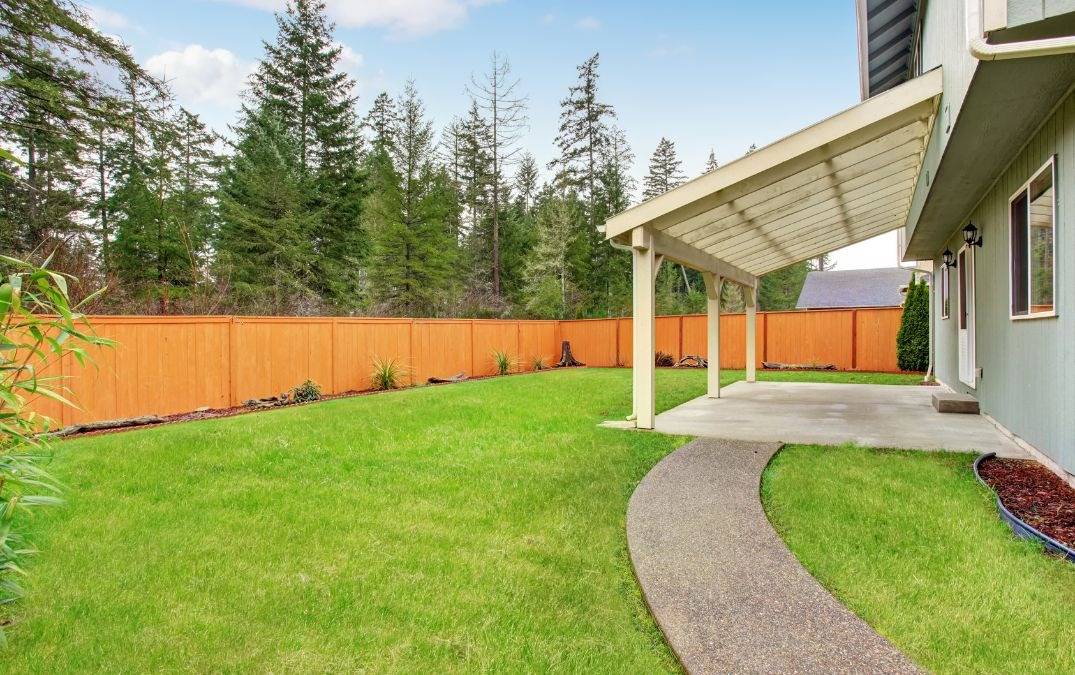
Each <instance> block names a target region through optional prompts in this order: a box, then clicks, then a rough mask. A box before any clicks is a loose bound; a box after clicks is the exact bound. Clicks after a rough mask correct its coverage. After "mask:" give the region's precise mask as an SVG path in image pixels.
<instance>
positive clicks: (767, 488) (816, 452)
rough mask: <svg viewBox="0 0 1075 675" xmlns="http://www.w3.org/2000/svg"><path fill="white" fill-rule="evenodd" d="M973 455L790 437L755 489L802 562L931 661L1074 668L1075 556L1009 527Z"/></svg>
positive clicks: (947, 666) (994, 668) (989, 667)
mask: <svg viewBox="0 0 1075 675" xmlns="http://www.w3.org/2000/svg"><path fill="white" fill-rule="evenodd" d="M973 459H974V458H973V456H972V455H968V454H954V453H952V454H949V453H926V452H902V451H881V450H871V449H863V448H854V447H835V448H834V447H824V446H789V447H787V448H785V449H784V450H782V451H781V452H780V453H779V454H778V455H777V456H776V457H775V458H774V459H773V462H772V464H771V465H770V466H769V468H768V469H767V471H766V473H765V477H764V480H763V486H762V495H763V501H764V502H765V506H766V510H767V512H768V514H769V518H770V520H772V522H773V523H774V525H775V527H776V529H777V530H778V531H779V532H780V534H781V536H783V537H784V540H785V541H786V542H787V544H788V546H789V547H790V548H791V550H792V551H793V552H794V553H795V555H796V556H797V557H798V558H799V560H800V561H801V562H802V563H803V565H804V566H805V567H806V568H807V569H808V570H809V571H810V572H811V574H813V575H814V576H815V577H817V579H818V580H819V581H821V583H822V584H824V585H825V586H826V588H828V589H829V590H830V591H832V593H833V594H834V595H836V597H838V598H840V600H842V601H843V602H844V603H845V604H846V605H847V606H848V607H850V608H851V609H852V610H853V611H854V612H855V613H856V614H858V615H859V616H861V617H862V618H864V619H865V620H866V621H868V622H869V623H870V624H871V625H872V626H873V627H874V628H876V629H877V630H878V632H880V633H881V634H882V635H884V636H885V637H887V638H888V639H889V640H891V641H892V642H893V644H895V645H896V646H897V647H899V648H900V649H901V650H903V651H904V653H906V654H907V655H909V656H910V657H911V658H912V659H914V660H915V661H916V662H917V663H919V664H920V665H922V666H924V667H925V668H927V669H928V670H930V671H934V672H938V673H955V672H965V673H972V672H980V673H985V672H991V673H1052V672H1059V671H1065V670H1070V669H1071V668H1072V666H1073V664H1075V640H1073V639H1072V636H1075V612H1072V607H1075V566H1073V565H1071V564H1070V563H1067V562H1063V561H1060V560H1056V559H1053V558H1050V557H1047V556H1045V555H1043V554H1042V552H1041V550H1040V549H1039V547H1038V546H1036V545H1034V544H1032V543H1029V542H1024V541H1021V540H1018V539H1015V538H1014V537H1013V536H1012V534H1011V532H1010V530H1008V528H1007V527H1006V526H1005V525H1004V524H1003V523H1001V522H1000V520H999V519H998V517H997V512H996V507H995V506H994V505H993V499H992V496H991V495H990V493H989V492H988V491H987V490H986V489H984V488H983V487H982V486H980V485H979V484H978V483H977V482H976V480H975V478H974V474H973V471H972V469H971V463H972V462H973ZM1065 664H1066V665H1065Z"/></svg>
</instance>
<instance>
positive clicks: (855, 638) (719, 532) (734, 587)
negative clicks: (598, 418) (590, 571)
mask: <svg viewBox="0 0 1075 675" xmlns="http://www.w3.org/2000/svg"><path fill="white" fill-rule="evenodd" d="M779 448H780V444H779V443H757V442H745V441H723V440H717V439H698V440H696V441H694V442H692V443H690V444H688V445H686V446H684V447H682V448H680V449H679V450H677V451H676V452H674V453H672V454H671V455H669V456H668V457H666V458H664V459H663V460H662V461H661V462H660V463H658V464H657V466H655V467H654V468H653V470H652V471H650V473H649V474H648V475H647V476H646V477H645V478H644V479H643V480H642V482H641V483H640V484H639V486H638V488H637V489H636V490H635V493H634V495H632V496H631V501H630V504H629V505H628V508H627V543H628V548H629V550H630V554H631V562H632V564H633V565H634V568H635V575H636V576H637V577H638V581H639V583H640V584H641V586H642V591H643V593H644V595H645V597H646V601H647V603H648V604H649V606H650V610H651V611H652V612H653V616H654V617H655V618H656V619H657V623H658V625H659V626H660V627H661V630H662V631H664V635H665V637H666V638H667V639H668V642H669V644H670V645H671V646H672V649H673V650H674V651H675V652H676V655H677V656H678V657H679V660H680V662H681V663H682V664H683V666H684V667H685V668H686V669H687V671H688V672H689V673H729V672H737V673H748V672H749V673H762V672H764V673H775V672H780V673H807V672H825V673H850V672H856V673H861V672H872V673H879V672H886V673H913V672H917V670H916V668H915V666H914V665H913V664H912V663H911V662H910V661H909V660H908V659H907V658H906V657H904V656H903V655H902V654H901V653H900V652H899V651H897V650H896V648H895V647H893V646H892V645H891V644H890V643H889V642H888V641H887V640H885V639H884V638H882V637H881V636H880V635H878V634H877V633H876V632H874V630H873V629H872V628H870V627H869V626H868V625H867V624H866V623H865V622H864V621H862V620H861V619H859V618H858V617H856V616H855V615H854V614H853V613H852V612H851V611H850V610H848V609H847V608H846V607H844V606H843V605H842V604H841V603H840V602H839V601H838V600H836V598H834V597H833V596H832V595H830V594H829V593H828V591H826V590H825V589H824V588H823V587H822V586H821V584H819V583H818V582H817V581H816V580H815V579H814V578H813V577H812V576H811V575H810V573H809V572H807V571H806V570H805V569H803V567H802V565H800V564H799V563H798V561H797V560H796V559H795V557H794V556H793V555H792V554H791V551H789V550H788V548H787V546H785V545H784V542H783V541H782V540H781V539H780V537H779V536H778V535H777V533H776V532H775V531H774V530H773V528H772V526H771V525H770V524H769V520H768V519H767V518H766V516H765V512H764V510H763V509H762V505H761V500H760V498H759V494H758V487H759V484H760V481H761V472H762V470H763V469H764V468H765V465H766V464H767V463H768V462H769V459H770V458H771V457H772V456H773V454H774V453H775V452H776V451H777V450H778V449H779Z"/></svg>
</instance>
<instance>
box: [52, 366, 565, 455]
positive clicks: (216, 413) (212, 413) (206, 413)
mask: <svg viewBox="0 0 1075 675" xmlns="http://www.w3.org/2000/svg"><path fill="white" fill-rule="evenodd" d="M554 370H560V369H559V368H542V369H541V370H540V371H524V372H517V373H508V374H507V375H476V376H470V377H467V378H466V379H464V380H460V382H473V381H475V380H487V379H492V378H494V377H512V376H515V375H532V374H534V372H541V373H545V372H552V371H554ZM452 384H457V382H455V381H452V382H436V383H433V382H430V383H427V384H423V385H417V386H421V387H444V386H449V385H452ZM414 386H415V385H408V386H404V387H399V388H397V389H387V390H382V389H367V390H365V391H345V392H341V393H339V394H322V395H321V398H320V399H318V400H316V401H305V402H302V403H286V404H284V405H276V406H270V407H267V408H258V407H251V406H248V405H237V406H233V407H230V408H211V409H209V410H198V411H194V412H185V413H175V414H173V415H161V419H162V421H161V422H155V423H152V424H140V425H138V426H126V427H116V428H113V429H95V430H93V431H80V432H77V433H73V434H68V435H66V436H63V437H62V439H57V440H67V439H70V438H80V437H83V436H100V435H103V434H118V433H122V432H124V431H134V430H135V429H148V428H151V427H160V426H164V425H165V424H175V423H176V422H191V421H194V420H210V419H217V418H219V417H234V416H236V415H253V414H256V413H260V412H265V411H267V410H281V409H283V408H294V407H296V406H303V405H312V404H314V403H321V402H323V401H331V400H333V399H337V398H355V397H357V396H376V395H378V394H387V393H388V392H390V391H401V390H403V389H411V388H414Z"/></svg>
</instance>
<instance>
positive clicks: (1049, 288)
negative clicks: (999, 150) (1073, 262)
mask: <svg viewBox="0 0 1075 675" xmlns="http://www.w3.org/2000/svg"><path fill="white" fill-rule="evenodd" d="M1055 174H1056V157H1055V156H1053V157H1050V158H1049V161H1048V162H1046V163H1045V165H1044V166H1043V167H1041V168H1040V169H1038V171H1037V172H1036V173H1035V174H1034V175H1033V176H1032V177H1031V178H1030V180H1028V181H1027V182H1026V183H1025V184H1023V186H1022V187H1020V188H1019V190H1018V191H1017V192H1016V193H1015V194H1014V195H1012V198H1011V200H1010V202H1009V209H1008V213H1009V219H1008V227H1009V231H1010V244H1011V249H1010V260H1011V265H1010V268H1011V276H1010V280H1009V281H1010V288H1011V318H1012V319H1030V318H1036V317H1045V316H1055V315H1056V298H1055V295H1054V287H1055V283H1056V264H1055V262H1056V249H1055V242H1056V190H1055V188H1054V184H1055V182H1056V180H1055V179H1056V175H1055Z"/></svg>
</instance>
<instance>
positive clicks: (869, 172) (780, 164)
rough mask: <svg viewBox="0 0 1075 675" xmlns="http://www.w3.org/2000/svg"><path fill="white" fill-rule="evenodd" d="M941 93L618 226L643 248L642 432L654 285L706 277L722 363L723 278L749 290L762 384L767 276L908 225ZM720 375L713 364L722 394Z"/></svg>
mask: <svg viewBox="0 0 1075 675" xmlns="http://www.w3.org/2000/svg"><path fill="white" fill-rule="evenodd" d="M940 94H941V71H940V69H939V68H938V69H935V70H932V71H930V72H928V73H926V74H924V75H921V76H919V77H917V78H914V79H912V80H910V81H908V82H905V83H903V84H901V85H899V86H896V87H893V88H892V89H889V90H888V91H885V92H883V93H881V94H878V95H877V96H874V97H873V98H870V99H867V100H866V101H863V102H862V103H860V104H858V105H856V106H855V107H853V108H850V109H848V110H845V111H844V112H841V113H839V114H837V115H834V116H832V117H830V118H828V119H826V120H823V121H821V122H819V123H817V124H815V125H813V126H810V127H807V128H805V129H803V130H802V131H798V132H796V133H794V134H792V135H790V136H787V137H786V138H783V139H781V140H779V141H777V142H775V143H773V144H772V145H768V146H766V147H764V148H760V149H758V150H756V151H755V152H752V153H750V154H748V155H745V156H743V157H741V158H739V159H737V160H735V161H733V162H730V163H728V164H726V165H724V166H722V167H720V168H718V169H716V170H714V171H712V172H710V173H707V174H705V175H704V176H701V177H700V178H696V179H694V180H692V181H690V182H688V183H685V184H684V185H681V186H680V187H677V188H675V189H674V190H671V191H669V192H666V193H665V194H663V195H660V196H658V197H654V198H653V199H650V200H648V201H645V202H643V203H641V204H639V205H637V206H635V207H633V208H630V209H628V210H626V211H624V212H622V213H620V214H618V215H616V216H614V217H613V218H611V219H609V221H608V222H607V223H606V224H605V236H606V238H608V239H612V240H614V241H615V242H617V243H619V244H621V245H625V246H629V247H630V248H631V249H632V251H633V261H634V266H633V270H634V316H635V321H634V351H635V354H634V356H635V358H634V369H635V385H634V389H635V406H634V419H635V423H636V426H638V427H642V428H653V391H652V389H653V387H652V381H653V346H654V339H653V337H654V328H653V323H654V322H653V311H654V307H653V305H654V302H653V281H654V278H655V276H656V273H657V269H658V268H659V266H660V263H661V261H662V260H665V259H667V260H673V261H675V262H678V263H681V264H684V265H687V266H688V267H692V268H694V269H697V270H699V271H701V272H702V273H703V277H704V278H705V279H706V286H707V293H708V295H709V298H710V302H709V305H710V310H709V314H710V322H709V326H710V330H709V342H710V347H709V354H710V362H711V363H713V362H714V361H715V359H714V358H712V357H713V355H714V354H716V352H717V347H719V338H715V336H714V334H715V333H716V327H718V326H719V323H718V321H717V320H716V319H715V318H714V317H715V316H716V315H717V314H718V313H719V294H720V285H721V283H722V281H723V280H729V281H733V282H735V283H738V284H740V285H742V286H744V287H746V288H747V289H749V292H748V293H746V295H747V351H748V354H747V371H748V372H747V376H748V377H747V379H748V381H751V380H753V366H754V358H753V356H754V355H753V354H752V353H750V352H752V351H753V345H754V341H753V332H754V331H753V328H754V320H753V317H754V313H755V302H754V299H755V295H756V292H757V285H758V277H760V276H762V275H764V274H766V273H768V272H772V271H774V270H778V269H781V268H783V267H787V266H788V265H792V264H794V263H797V262H801V261H803V260H809V259H811V258H815V257H817V256H819V255H821V254H823V253H828V252H830V251H834V250H836V249H838V248H842V247H844V246H848V245H850V244H854V243H856V242H859V241H863V240H865V239H869V238H871V237H874V236H876V235H879V234H882V233H884V232H888V231H891V230H894V229H897V228H899V227H902V226H903V225H904V222H905V220H906V218H907V214H908V211H909V208H910V203H911V196H912V193H913V192H914V187H915V183H916V181H917V178H918V173H919V171H920V169H921V166H922V157H923V153H924V150H925V146H926V141H927V139H928V136H929V133H930V129H931V127H932V124H933V119H934V117H935V115H936V111H937V104H938V101H939V99H940ZM640 318H641V319H642V320H641V321H640V320H639V319H640ZM647 318H648V320H647ZM717 370H718V369H717V368H710V378H709V380H710V391H709V395H710V396H714V397H717V396H719V373H717V372H716V371H717ZM647 382H649V383H650V384H649V385H647V384H646V383H647Z"/></svg>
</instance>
